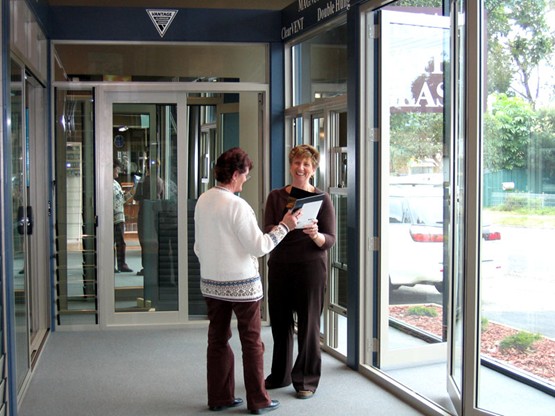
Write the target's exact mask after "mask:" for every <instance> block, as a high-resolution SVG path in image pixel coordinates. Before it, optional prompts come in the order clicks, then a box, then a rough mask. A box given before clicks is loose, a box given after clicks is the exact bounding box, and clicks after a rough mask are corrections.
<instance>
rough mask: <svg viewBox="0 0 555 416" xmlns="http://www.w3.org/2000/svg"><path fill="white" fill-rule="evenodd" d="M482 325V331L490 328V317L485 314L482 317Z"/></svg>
mask: <svg viewBox="0 0 555 416" xmlns="http://www.w3.org/2000/svg"><path fill="white" fill-rule="evenodd" d="M480 322H481V325H480V332H484V331H486V330H487V329H488V325H489V319H488V318H486V317H485V316H482V319H480Z"/></svg>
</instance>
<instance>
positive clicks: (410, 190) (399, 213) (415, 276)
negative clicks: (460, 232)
mask: <svg viewBox="0 0 555 416" xmlns="http://www.w3.org/2000/svg"><path fill="white" fill-rule="evenodd" d="M444 213H445V214H444ZM447 213H448V210H447V209H444V198H443V187H442V184H441V182H439V183H438V181H433V180H430V181H422V180H421V178H417V179H416V180H415V179H413V180H411V178H410V177H405V178H403V180H402V181H398V182H396V183H391V184H390V187H389V283H390V289H397V288H399V287H400V286H414V285H416V284H428V285H434V286H435V288H436V289H437V290H438V291H439V292H443V274H444V273H443V257H444V254H443V253H444V244H443V239H444V234H445V230H444V227H443V224H444V215H447ZM500 239H501V234H500V233H499V232H498V231H496V230H494V229H493V227H492V226H490V225H485V226H483V227H482V242H483V244H482V247H481V250H482V251H481V255H482V272H483V273H487V274H489V273H493V272H495V271H496V270H497V269H498V268H499V264H498V262H497V261H496V258H497V256H496V252H497V243H498V242H499V240H500ZM445 249H446V247H445ZM449 257H451V256H449Z"/></svg>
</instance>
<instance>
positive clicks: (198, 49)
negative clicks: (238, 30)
mask: <svg viewBox="0 0 555 416" xmlns="http://www.w3.org/2000/svg"><path fill="white" fill-rule="evenodd" d="M53 49H54V51H53V54H55V55H56V57H57V59H59V61H60V66H58V65H56V67H55V71H54V76H55V77H56V79H55V80H56V81H67V80H68V79H69V80H72V81H133V82H135V81H136V82H215V81H225V82H239V80H240V81H241V82H260V83H267V82H268V79H267V76H268V73H269V70H268V67H267V60H268V59H267V58H268V56H267V55H268V48H267V45H265V44H261V43H243V44H230V43H226V44H213V43H211V44H208V43H202V44H187V45H185V44H181V45H178V44H173V45H172V44H163V43H161V42H157V43H155V44H144V43H141V44H140V45H138V44H130V43H119V44H116V43H113V44H106V43H103V44H96V45H95V44H92V43H90V42H87V43H63V44H60V43H58V44H54V46H53ZM62 69H63V70H62ZM115 74H118V75H117V76H116V75H115Z"/></svg>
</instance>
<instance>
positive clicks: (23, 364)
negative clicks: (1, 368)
mask: <svg viewBox="0 0 555 416" xmlns="http://www.w3.org/2000/svg"><path fill="white" fill-rule="evenodd" d="M10 73H11V89H10V98H11V101H10V137H11V155H12V160H11V169H10V171H11V194H12V219H13V224H14V228H13V230H12V232H11V235H12V245H13V271H12V273H13V276H14V293H13V298H14V305H15V352H16V379H17V388H18V389H19V388H21V386H22V384H23V381H24V380H25V377H26V375H27V372H28V371H29V340H28V326H27V290H28V287H27V281H26V274H25V271H26V270H25V269H26V265H25V255H26V247H25V244H26V241H25V235H26V233H27V224H26V220H25V219H26V206H27V195H26V188H27V187H26V183H25V182H26V177H25V165H24V163H25V156H26V154H25V138H24V137H23V136H24V123H25V115H24V112H23V89H24V87H23V77H22V68H21V67H20V66H19V65H18V64H17V63H16V62H14V61H12V64H11V71H10Z"/></svg>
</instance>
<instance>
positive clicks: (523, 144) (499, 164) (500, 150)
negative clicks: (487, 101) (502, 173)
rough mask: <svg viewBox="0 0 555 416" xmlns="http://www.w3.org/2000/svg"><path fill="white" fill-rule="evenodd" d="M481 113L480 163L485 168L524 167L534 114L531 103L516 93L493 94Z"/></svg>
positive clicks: (496, 169) (494, 169)
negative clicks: (482, 155) (488, 106)
mask: <svg viewBox="0 0 555 416" xmlns="http://www.w3.org/2000/svg"><path fill="white" fill-rule="evenodd" d="M491 98H492V100H491V106H490V111H489V112H488V113H486V115H485V117H484V128H485V133H484V164H485V168H486V169H487V170H491V171H498V170H502V169H507V170H512V169H518V168H524V167H526V166H527V161H528V147H529V145H530V142H531V135H532V130H533V126H534V125H535V121H536V115H535V112H534V110H533V108H532V106H531V105H530V104H529V103H527V102H526V101H524V100H523V99H521V98H518V97H508V96H507V95H506V94H494V95H493V96H492V97H491Z"/></svg>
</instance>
